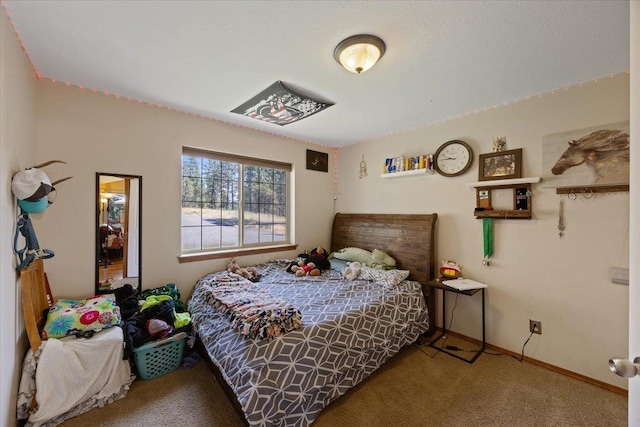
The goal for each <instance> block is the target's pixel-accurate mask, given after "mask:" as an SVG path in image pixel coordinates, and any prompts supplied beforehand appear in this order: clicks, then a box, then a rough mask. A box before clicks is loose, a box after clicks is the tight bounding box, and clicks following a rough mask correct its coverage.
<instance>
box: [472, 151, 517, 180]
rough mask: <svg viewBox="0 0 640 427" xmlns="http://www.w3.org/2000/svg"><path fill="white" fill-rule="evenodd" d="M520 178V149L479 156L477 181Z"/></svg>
mask: <svg viewBox="0 0 640 427" xmlns="http://www.w3.org/2000/svg"><path fill="white" fill-rule="evenodd" d="M510 178H522V148H517V149H515V150H507V151H497V152H494V153H488V154H480V166H479V167H478V181H491V180H496V179H510Z"/></svg>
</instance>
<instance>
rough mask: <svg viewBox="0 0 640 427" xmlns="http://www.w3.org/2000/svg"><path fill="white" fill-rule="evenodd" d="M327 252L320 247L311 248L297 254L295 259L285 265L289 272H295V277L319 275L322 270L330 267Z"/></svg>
mask: <svg viewBox="0 0 640 427" xmlns="http://www.w3.org/2000/svg"><path fill="white" fill-rule="evenodd" d="M327 258H329V254H328V252H327V251H326V250H325V249H324V248H321V247H317V248H314V249H312V250H311V251H310V252H309V253H308V254H306V253H304V254H300V255H298V260H297V261H292V262H291V263H290V264H289V265H288V266H287V271H288V272H289V273H295V275H296V276H297V277H302V276H319V275H320V274H322V271H323V270H328V269H329V268H331V264H330V263H329V260H328V259H327Z"/></svg>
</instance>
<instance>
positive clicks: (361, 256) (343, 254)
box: [331, 247, 374, 265]
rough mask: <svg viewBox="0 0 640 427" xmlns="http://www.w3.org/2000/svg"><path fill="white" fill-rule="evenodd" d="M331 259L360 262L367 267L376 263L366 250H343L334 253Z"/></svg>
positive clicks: (350, 248) (349, 248)
mask: <svg viewBox="0 0 640 427" xmlns="http://www.w3.org/2000/svg"><path fill="white" fill-rule="evenodd" d="M331 257H332V258H338V259H342V260H345V261H358V262H361V263H362V264H367V265H369V264H373V263H374V261H373V256H372V253H371V252H369V251H368V250H366V249H360V248H352V247H348V248H342V249H340V250H337V251H335V252H334V253H332V254H331Z"/></svg>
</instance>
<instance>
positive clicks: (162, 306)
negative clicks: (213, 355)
mask: <svg viewBox="0 0 640 427" xmlns="http://www.w3.org/2000/svg"><path fill="white" fill-rule="evenodd" d="M113 293H114V294H115V296H116V302H117V304H118V306H119V307H120V313H121V315H122V322H121V324H120V326H121V327H122V330H123V332H124V343H125V350H124V358H125V359H129V361H130V362H131V369H132V370H134V372H135V369H136V366H135V363H134V360H133V359H134V358H133V357H131V356H132V353H133V349H134V348H136V347H140V346H141V345H143V344H146V343H148V342H150V341H155V340H159V339H162V338H166V337H168V336H172V335H176V334H178V333H180V332H186V333H187V342H186V343H187V347H186V349H185V353H191V352H193V351H194V350H193V347H194V344H195V335H194V334H193V331H192V327H191V314H189V312H187V311H186V308H185V305H184V303H183V302H182V301H181V300H180V291H179V290H178V288H177V286H176V285H175V284H173V283H171V284H168V285H165V286H162V287H160V288H155V289H150V290H146V291H143V292H141V293H140V294H138V292H137V290H136V289H135V288H133V286H131V285H129V284H126V285H124V286H122V287H121V288H118V289H115V290H114V291H113ZM187 355H188V354H187ZM193 358H194V357H191V358H187V357H186V356H185V359H186V360H191V359H193Z"/></svg>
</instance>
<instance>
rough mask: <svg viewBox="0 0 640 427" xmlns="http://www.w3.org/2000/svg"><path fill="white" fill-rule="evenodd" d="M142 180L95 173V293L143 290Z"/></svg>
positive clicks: (127, 176)
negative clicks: (125, 288) (130, 289)
mask: <svg viewBox="0 0 640 427" xmlns="http://www.w3.org/2000/svg"><path fill="white" fill-rule="evenodd" d="M141 218H142V177H141V176H137V175H120V174H114V173H102V172H98V173H96V223H95V232H96V252H95V254H96V255H95V256H96V280H95V283H96V286H95V287H96V294H101V293H108V292H110V291H112V290H113V289H116V288H119V287H121V286H124V285H125V284H131V286H133V287H134V289H137V290H138V292H139V291H140V290H141V289H142V285H141V280H140V279H141V271H140V259H141V258H140V255H141V253H142V252H141V241H142V240H141V232H142V227H141V226H142V224H141Z"/></svg>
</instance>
